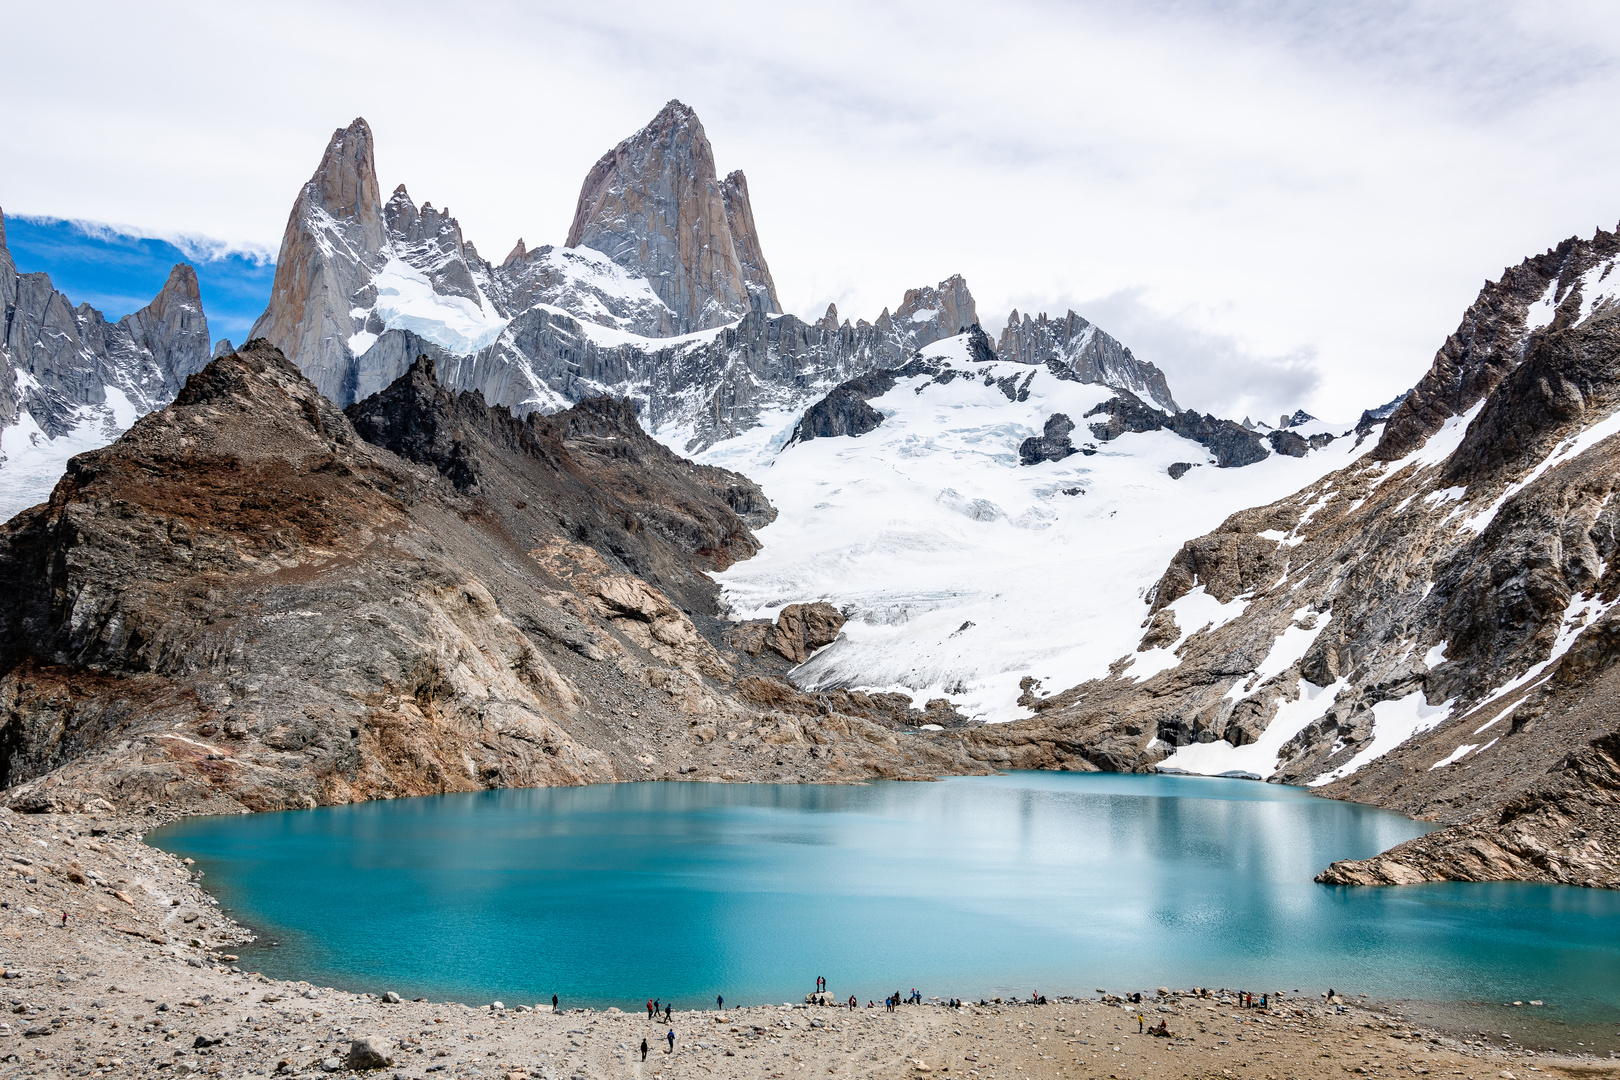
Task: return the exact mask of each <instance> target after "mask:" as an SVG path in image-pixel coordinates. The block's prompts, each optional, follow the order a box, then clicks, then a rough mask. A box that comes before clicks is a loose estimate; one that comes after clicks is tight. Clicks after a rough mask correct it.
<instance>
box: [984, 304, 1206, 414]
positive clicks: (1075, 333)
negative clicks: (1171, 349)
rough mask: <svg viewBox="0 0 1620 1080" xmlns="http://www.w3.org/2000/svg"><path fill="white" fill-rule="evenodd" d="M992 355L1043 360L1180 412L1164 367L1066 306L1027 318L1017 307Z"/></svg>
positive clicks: (1032, 361)
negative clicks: (1059, 313) (1051, 314)
mask: <svg viewBox="0 0 1620 1080" xmlns="http://www.w3.org/2000/svg"><path fill="white" fill-rule="evenodd" d="M996 355H998V356H999V357H1001V359H1003V360H1016V361H1017V362H1019V363H1021V364H1046V365H1048V366H1049V367H1051V368H1052V369H1053V373H1054V374H1058V373H1059V372H1061V373H1062V374H1059V375H1058V377H1059V378H1072V379H1074V380H1075V381H1076V382H1087V383H1103V384H1105V385H1107V386H1112V387H1115V388H1117V389H1120V390H1125V391H1128V392H1130V393H1132V394H1135V395H1137V396H1139V397H1141V398H1143V399H1145V400H1148V401H1152V402H1153V403H1154V404H1156V405H1157V406H1158V407H1159V408H1161V409H1165V410H1167V411H1169V412H1179V411H1180V407H1179V406H1178V405H1177V404H1176V399H1175V398H1174V397H1172V396H1171V394H1170V385H1169V383H1167V382H1166V381H1165V378H1164V372H1162V371H1160V370H1159V369H1158V368H1156V367H1154V366H1153V365H1152V364H1149V363H1146V362H1144V361H1141V360H1138V359H1137V358H1136V357H1135V356H1133V355H1132V354H1131V350H1130V349H1128V348H1126V347H1125V346H1124V345H1121V344H1120V343H1119V342H1118V341H1116V340H1115V339H1114V338H1112V337H1110V336H1109V335H1108V334H1106V333H1104V332H1103V330H1102V329H1101V328H1100V327H1098V326H1096V325H1094V324H1092V323H1090V322H1087V321H1086V320H1085V319H1083V318H1081V317H1080V316H1079V315H1076V314H1075V313H1074V312H1073V311H1070V312H1069V313H1068V314H1067V315H1064V316H1063V317H1061V318H1048V317H1047V315H1046V314H1045V313H1044V312H1042V313H1041V314H1039V315H1036V316H1034V317H1031V316H1029V315H1027V314H1026V315H1022V316H1020V315H1019V314H1018V312H1017V311H1016V310H1015V311H1014V312H1013V313H1012V314H1011V315H1009V316H1008V317H1007V326H1006V328H1005V329H1003V330H1002V331H1001V338H1000V340H999V342H998V343H997V345H996Z"/></svg>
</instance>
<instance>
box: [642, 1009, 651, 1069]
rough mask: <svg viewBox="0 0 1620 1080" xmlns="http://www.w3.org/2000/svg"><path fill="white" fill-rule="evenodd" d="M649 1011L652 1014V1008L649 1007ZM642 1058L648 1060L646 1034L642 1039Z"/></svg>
mask: <svg viewBox="0 0 1620 1080" xmlns="http://www.w3.org/2000/svg"><path fill="white" fill-rule="evenodd" d="M647 1012H648V1013H649V1014H650V1013H651V1012H652V1010H651V1009H648V1010H647ZM641 1060H642V1061H646V1060H647V1039H646V1037H645V1036H644V1037H643V1038H642V1040H641Z"/></svg>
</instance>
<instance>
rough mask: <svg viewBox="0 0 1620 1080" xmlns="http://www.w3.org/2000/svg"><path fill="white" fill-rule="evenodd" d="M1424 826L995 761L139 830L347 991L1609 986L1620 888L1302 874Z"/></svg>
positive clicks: (1614, 974)
mask: <svg viewBox="0 0 1620 1080" xmlns="http://www.w3.org/2000/svg"><path fill="white" fill-rule="evenodd" d="M1427 828H1428V826H1425V825H1424V824H1422V823H1420V822H1414V821H1410V820H1407V819H1405V818H1402V817H1400V816H1399V815H1396V814H1393V813H1389V812H1387V811H1381V810H1377V809H1373V808H1370V807H1364V806H1358V805H1355V804H1350V803H1341V802H1333V801H1329V800H1326V799H1321V798H1317V797H1314V796H1311V795H1308V794H1307V793H1305V792H1304V791H1303V790H1300V789H1297V788H1286V787H1280V786H1277V785H1268V784H1259V783H1253V782H1248V781H1237V780H1218V779H1204V778H1197V777H1184V776H1121V775H1114V774H1072V773H1028V772H1025V773H1011V774H1007V775H1002V776H994V777H963V778H956V779H950V780H945V781H941V782H939V783H932V784H928V783H898V782H882V783H874V784H868V785H860V786H836V787H835V786H815V785H766V784H748V785H743V784H736V785H733V784H707V783H642V784H617V785H598V786H592V787H583V788H545V789H531V790H517V791H490V792H480V793H474V794H466V795H448V796H440V797H433V798H422V799H401V800H396V801H392V802H377V803H364V804H359V805H355V806H338V807H325V808H321V809H316V810H300V811H290V812H286V813H276V814H257V815H244V816H236V817H221V818H195V819H191V820H188V821H183V822H180V823H178V824H175V825H172V826H169V827H167V828H164V829H162V830H159V831H157V832H155V833H154V834H152V836H151V837H149V840H150V841H151V842H152V843H153V844H155V845H157V846H158V847H161V848H163V849H165V850H167V851H172V852H174V853H176V854H179V855H183V856H190V857H192V858H194V859H196V860H197V862H198V864H199V868H200V869H202V870H204V871H206V873H207V877H206V878H205V879H204V884H205V885H207V886H208V888H209V889H210V890H212V891H213V892H214V894H215V895H216V896H217V897H218V898H219V899H220V901H221V903H222V904H223V905H224V906H225V907H226V909H227V910H229V911H230V912H231V913H233V914H234V915H236V916H237V917H238V918H240V919H241V920H242V921H244V922H245V923H247V924H248V925H249V926H252V927H254V928H255V929H257V930H258V931H259V932H260V933H261V934H262V936H263V939H264V940H265V941H272V940H273V941H276V942H278V943H279V945H278V946H277V947H268V946H265V947H250V948H249V950H248V951H246V952H244V953H243V957H242V964H243V967H244V968H248V969H258V970H262V971H264V972H266V973H267V974H272V975H276V976H278V977H281V978H295V979H297V978H303V979H308V980H310V981H311V982H315V983H317V984H323V985H324V984H330V985H334V986H340V987H344V988H348V989H354V990H370V991H373V992H378V993H380V992H382V991H383V990H390V989H391V990H397V991H399V992H401V993H405V994H409V995H411V996H416V995H426V996H429V997H434V998H454V999H459V1000H464V1001H469V1002H483V1001H489V1000H492V999H495V998H499V999H501V1000H503V1001H505V1002H507V1003H509V1004H513V1003H520V1002H528V1001H538V1000H541V999H549V998H550V996H551V994H553V993H556V994H559V995H561V996H562V998H563V999H564V1000H565V1001H567V1002H569V1003H573V1004H597V1005H609V1004H617V1005H620V1006H621V1007H634V1006H639V1005H640V1003H641V1002H643V1001H644V1000H645V999H646V998H648V997H653V996H657V997H660V998H662V999H664V1000H667V1001H674V1002H675V1003H676V1006H677V1007H678V1008H682V1007H687V1006H697V1005H701V1004H702V1003H704V1002H712V1001H713V1000H714V996H715V994H717V993H723V994H724V995H725V996H726V999H727V1000H728V1001H733V1002H736V1003H739V1004H745V1003H750V1002H758V1001H787V1000H798V999H799V998H801V997H802V996H803V994H804V993H806V992H807V991H808V990H809V989H811V988H812V986H813V983H814V980H815V978H816V976H817V975H825V976H826V977H827V979H828V984H829V988H830V990H831V992H832V993H833V994H834V995H835V996H839V997H843V996H846V995H848V994H850V993H854V994H855V995H856V996H857V997H859V998H860V999H861V1000H862V1001H865V1000H867V999H868V998H881V997H882V996H883V995H885V994H888V993H890V992H892V991H893V990H894V989H895V988H896V987H901V988H902V989H909V988H910V987H912V986H915V987H918V988H919V989H921V990H922V991H923V993H924V994H925V995H927V996H932V995H936V994H937V995H941V996H950V995H954V996H959V997H968V998H978V997H986V996H997V995H1000V996H1008V995H1017V996H1028V995H1029V993H1030V992H1031V991H1032V990H1039V991H1040V992H1042V993H1045V994H1059V993H1082V994H1090V993H1092V992H1094V989H1095V988H1096V987H1108V988H1110V989H1116V990H1132V989H1151V988H1153V987H1155V986H1159V985H1171V986H1188V985H1193V984H1198V985H1214V986H1222V985H1225V986H1233V987H1244V988H1248V989H1252V990H1254V991H1255V992H1257V993H1258V992H1262V991H1266V992H1270V991H1277V990H1281V991H1284V992H1291V991H1294V990H1296V989H1297V990H1301V991H1304V992H1307V993H1314V992H1320V991H1321V990H1322V989H1325V988H1326V987H1327V986H1329V985H1331V986H1333V987H1335V988H1337V989H1339V990H1341V991H1344V992H1351V993H1367V994H1370V995H1373V996H1378V997H1407V998H1427V999H1431V1000H1458V1001H1463V1000H1486V1001H1490V1000H1497V1001H1503V1000H1506V1001H1511V1000H1528V999H1531V998H1536V999H1545V1000H1547V1001H1548V1002H1549V1004H1557V1005H1560V1006H1562V1007H1563V1008H1564V1009H1565V1010H1570V1011H1568V1012H1565V1013H1564V1014H1563V1015H1565V1016H1567V1017H1569V1018H1571V1019H1573V1018H1575V1017H1576V1016H1577V1015H1584V1016H1594V1015H1596V1014H1597V1013H1598V1012H1603V1013H1604V1014H1605V1015H1606V1014H1607V1011H1609V1010H1611V1009H1612V1008H1613V1004H1612V1003H1614V1002H1616V1001H1620V896H1616V895H1615V894H1613V893H1608V892H1602V891H1598V890H1581V889H1571V888H1562V887H1548V886H1536V885H1521V884H1501V885H1480V884H1445V885H1426V886H1415V887H1403V888H1398V889H1348V888H1337V887H1329V886H1323V885H1317V884H1315V883H1314V882H1313V881H1312V880H1311V879H1312V876H1313V875H1314V874H1315V873H1316V872H1317V871H1319V870H1320V869H1321V868H1322V867H1324V866H1326V865H1327V864H1328V863H1329V862H1331V861H1333V860H1334V859H1341V858H1364V857H1366V856H1369V855H1372V854H1374V853H1376V852H1378V851H1381V850H1383V849H1385V848H1387V847H1389V846H1391V845H1392V844H1395V843H1399V842H1400V841H1402V840H1405V839H1408V838H1410V837H1413V836H1417V835H1419V834H1420V833H1422V832H1424V831H1426V829H1427Z"/></svg>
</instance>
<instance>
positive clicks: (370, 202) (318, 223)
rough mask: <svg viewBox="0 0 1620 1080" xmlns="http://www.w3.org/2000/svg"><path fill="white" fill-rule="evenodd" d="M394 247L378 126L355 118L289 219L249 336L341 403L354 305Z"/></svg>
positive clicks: (336, 138)
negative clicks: (380, 179)
mask: <svg viewBox="0 0 1620 1080" xmlns="http://www.w3.org/2000/svg"><path fill="white" fill-rule="evenodd" d="M386 244H387V234H386V224H385V222H384V219H383V204H382V196H381V194H380V193H379V191H378V188H377V162H376V157H375V153H374V148H373V143H372V137H371V126H370V125H369V124H367V123H366V121H365V120H364V118H358V117H357V118H356V119H355V121H354V122H353V123H351V124H350V125H349V126H348V127H346V128H339V129H338V130H337V131H334V132H333V133H332V139H331V141H330V142H328V143H327V144H326V153H324V154H323V155H322V156H321V163H320V165H319V166H317V167H316V169H315V174H314V175H313V176H311V177H310V178H309V182H308V183H306V184H305V185H304V188H303V190H302V191H300V192H299V193H298V199H297V200H296V201H295V202H294V203H293V208H292V213H291V214H290V215H289V216H288V218H287V230H286V232H285V233H284V234H283V235H282V239H281V252H280V254H278V255H277V256H276V275H275V278H274V280H273V281H272V282H271V285H270V306H269V307H267V308H266V309H265V312H264V314H263V315H261V316H260V317H259V320H258V322H256V323H254V324H253V330H252V332H251V334H250V335H249V336H250V337H255V338H258V337H262V338H267V339H269V341H270V342H271V343H272V344H273V345H275V346H276V348H278V349H280V350H281V351H282V352H283V353H284V354H285V355H287V356H289V357H294V358H296V360H297V363H298V366H299V367H301V368H302V369H303V370H304V373H305V374H306V375H308V376H309V377H310V380H311V381H313V382H314V383H315V385H316V386H317V387H319V388H320V390H321V393H323V394H325V395H326V396H327V397H329V398H331V399H333V400H334V401H346V400H348V395H347V394H346V392H345V390H346V385H345V383H346V380H352V378H353V375H352V372H351V371H350V368H351V365H350V363H349V361H350V354H349V351H348V349H347V347H346V345H345V342H347V341H348V339H349V338H350V337H351V336H352V335H353V334H354V333H355V332H356V330H357V329H359V328H357V327H355V326H354V325H353V323H354V320H353V319H352V318H351V317H350V315H349V311H350V308H351V306H352V305H351V300H352V298H353V296H354V294H355V291H356V290H357V289H358V288H359V287H360V285H361V283H362V281H363V280H366V279H368V278H369V276H370V274H371V273H372V272H374V271H375V269H376V265H377V264H378V263H379V262H380V259H381V253H382V252H383V249H384V248H385V247H386Z"/></svg>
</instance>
